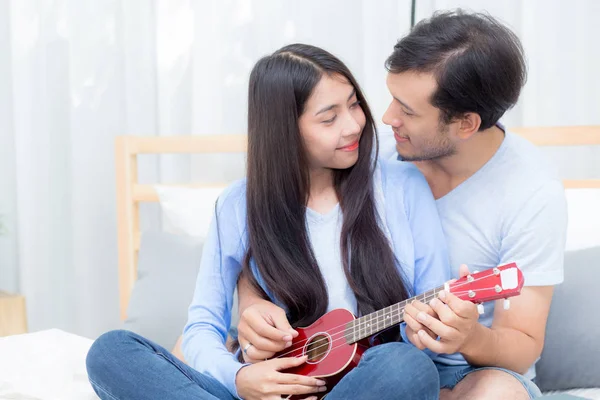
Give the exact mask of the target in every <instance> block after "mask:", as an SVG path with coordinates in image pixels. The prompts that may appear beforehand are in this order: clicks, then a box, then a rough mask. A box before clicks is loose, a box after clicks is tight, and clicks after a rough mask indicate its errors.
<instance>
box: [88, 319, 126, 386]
mask: <svg viewBox="0 0 600 400" xmlns="http://www.w3.org/2000/svg"><path fill="white" fill-rule="evenodd" d="M136 336H137V335H136V334H135V333H133V332H130V331H126V330H114V331H109V332H106V333H104V334H102V335H101V336H100V337H99V338H98V339H96V340H95V341H94V343H93V344H92V346H91V347H90V350H89V351H88V354H87V357H86V359H85V365H86V369H87V373H88V376H89V378H90V379H92V380H96V379H97V378H98V376H99V375H100V374H106V373H109V372H110V371H112V370H114V367H115V366H118V365H119V364H120V363H121V361H122V360H123V358H125V357H127V352H126V350H127V348H128V347H130V346H132V345H134V344H135V342H136V340H135V337H136Z"/></svg>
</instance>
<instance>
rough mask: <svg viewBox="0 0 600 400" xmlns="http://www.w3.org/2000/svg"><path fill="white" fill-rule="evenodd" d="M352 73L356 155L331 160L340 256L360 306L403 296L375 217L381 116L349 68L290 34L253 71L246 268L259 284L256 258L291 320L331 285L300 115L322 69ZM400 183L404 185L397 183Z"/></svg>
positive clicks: (308, 311) (316, 311) (323, 304)
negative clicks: (314, 239) (289, 41)
mask: <svg viewBox="0 0 600 400" xmlns="http://www.w3.org/2000/svg"><path fill="white" fill-rule="evenodd" d="M325 75H327V76H338V77H342V78H344V79H346V80H347V81H348V82H349V83H350V84H351V85H352V86H353V87H354V88H355V89H356V96H357V98H358V100H359V101H360V104H361V107H362V109H363V111H364V113H365V116H366V125H365V127H364V130H363V132H362V136H361V140H360V145H359V146H360V147H359V156H358V161H357V162H356V164H355V165H353V166H352V167H350V168H348V169H343V170H334V185H335V190H336V193H337V196H338V199H339V202H340V207H341V210H342V214H343V225H342V234H341V235H342V236H341V240H340V242H341V256H342V262H343V267H344V270H345V273H346V277H347V279H348V282H349V284H350V286H351V288H352V290H353V291H354V293H355V295H356V299H357V303H358V310H359V313H360V314H366V313H369V312H373V311H376V310H379V309H381V308H383V307H387V306H389V305H391V304H394V303H397V302H399V301H402V300H404V299H406V298H407V297H408V292H407V288H406V286H405V283H404V282H403V279H402V276H401V274H400V273H399V272H398V269H397V267H396V259H395V257H394V254H393V252H392V249H391V248H390V244H389V241H388V239H387V238H386V236H385V235H384V233H383V232H382V230H381V229H380V225H379V223H378V215H377V212H376V209H375V200H374V193H373V173H374V168H375V162H376V161H375V160H376V157H374V156H373V154H372V153H373V151H375V152H377V150H378V149H377V146H378V145H377V140H376V137H375V124H374V122H373V117H372V115H371V111H370V110H369V108H368V106H367V103H366V101H365V98H364V96H363V93H362V92H361V90H360V88H359V86H358V84H357V82H356V80H355V79H354V77H353V76H352V74H351V73H350V71H349V70H348V68H347V67H346V66H345V65H344V64H343V63H342V62H341V61H340V60H339V59H337V58H336V57H335V56H333V55H332V54H330V53H328V52H326V51H325V50H322V49H320V48H318V47H314V46H310V45H304V44H293V45H289V46H286V47H283V48H282V49H280V50H278V51H277V52H275V53H274V54H272V55H270V56H267V57H264V58H263V59H261V60H260V61H259V62H258V63H257V64H256V65H255V67H254V69H253V70H252V73H251V75H250V85H249V96H248V169H247V191H246V202H247V227H248V237H249V250H248V252H247V254H246V257H245V262H244V276H246V277H247V278H248V279H249V281H250V283H251V284H252V285H253V286H254V287H255V288H256V289H257V290H259V292H261V293H262V294H263V295H264V292H262V290H260V287H259V285H258V283H257V280H256V278H255V277H254V275H253V274H252V271H251V270H250V260H251V259H253V260H254V261H255V262H256V266H257V268H258V271H259V272H260V274H261V276H262V278H263V279H264V282H265V284H266V286H267V288H268V289H269V290H270V291H271V292H272V293H273V295H274V296H276V298H277V299H278V300H280V301H281V302H283V304H285V305H286V306H287V308H288V319H289V320H290V323H291V324H292V326H295V327H302V326H307V325H309V324H311V323H313V322H314V321H315V320H316V319H317V318H319V317H320V316H322V315H323V314H324V313H325V312H326V310H327V306H328V300H327V299H328V297H327V288H326V285H325V281H324V279H323V276H322V274H321V272H320V270H319V266H318V265H317V261H316V259H315V256H314V253H313V250H312V248H311V244H310V241H309V237H308V233H307V228H306V206H307V202H308V197H309V193H310V176H309V167H308V162H307V156H306V151H305V147H304V144H303V140H302V136H301V134H300V130H299V124H298V120H299V118H300V116H301V115H302V113H303V112H304V107H305V105H306V102H307V100H308V99H309V97H310V96H311V94H312V92H313V90H314V88H315V87H316V86H317V84H318V83H319V81H320V80H321V78H322V77H323V76H325ZM398 190H401V189H400V188H398Z"/></svg>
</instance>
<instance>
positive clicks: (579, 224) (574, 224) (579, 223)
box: [565, 189, 600, 251]
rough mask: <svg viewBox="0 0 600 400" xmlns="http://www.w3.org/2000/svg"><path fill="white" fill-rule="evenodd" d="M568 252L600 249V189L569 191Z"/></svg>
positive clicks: (567, 194) (567, 191)
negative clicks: (592, 248) (593, 248)
mask: <svg viewBox="0 0 600 400" xmlns="http://www.w3.org/2000/svg"><path fill="white" fill-rule="evenodd" d="M565 193H566V197H567V210H568V216H569V223H568V227H567V246H566V250H567V251H571V250H581V249H587V248H590V247H600V189H567V190H566V191H565Z"/></svg>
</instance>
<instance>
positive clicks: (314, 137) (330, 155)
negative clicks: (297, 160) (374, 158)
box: [299, 74, 366, 171]
mask: <svg viewBox="0 0 600 400" xmlns="http://www.w3.org/2000/svg"><path fill="white" fill-rule="evenodd" d="M365 123H366V118H365V113H364V112H363V110H362V107H361V106H360V103H359V102H358V99H357V97H356V91H355V89H354V87H353V86H352V85H351V84H350V82H348V81H347V80H346V78H344V77H343V76H341V75H332V76H328V75H326V74H324V75H323V77H322V78H321V80H320V81H319V83H318V84H317V86H315V88H314V90H313V92H312V94H311V96H310V97H309V99H308V101H307V102H306V105H305V107H304V113H303V114H302V115H301V116H300V119H299V128H300V134H301V135H302V138H303V140H304V146H305V148H306V151H307V153H308V162H309V167H310V169H311V171H319V170H322V169H346V168H350V167H351V166H353V165H354V164H355V163H356V161H357V160H358V148H359V146H358V142H359V140H360V137H361V135H362V131H363V128H364V127H365Z"/></svg>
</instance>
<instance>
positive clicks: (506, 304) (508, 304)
mask: <svg viewBox="0 0 600 400" xmlns="http://www.w3.org/2000/svg"><path fill="white" fill-rule="evenodd" d="M509 308H510V300H509V299H504V309H505V310H508V309H509Z"/></svg>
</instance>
